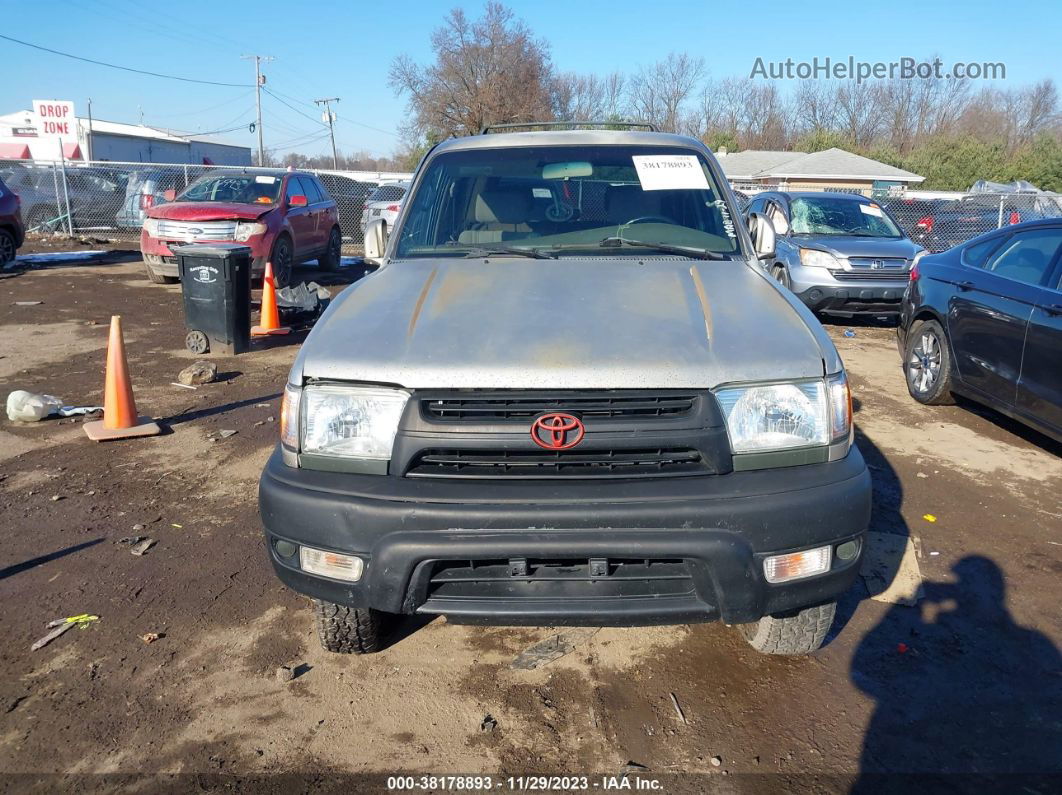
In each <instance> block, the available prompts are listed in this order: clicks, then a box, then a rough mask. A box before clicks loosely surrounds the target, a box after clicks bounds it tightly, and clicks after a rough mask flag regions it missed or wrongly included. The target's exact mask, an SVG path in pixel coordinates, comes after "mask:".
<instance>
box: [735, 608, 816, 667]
mask: <svg viewBox="0 0 1062 795" xmlns="http://www.w3.org/2000/svg"><path fill="white" fill-rule="evenodd" d="M836 611H837V603H836V602H827V603H826V604H824V605H815V606H814V607H805V608H804V609H803V610H799V611H797V612H796V613H794V614H792V615H787V616H764V617H763V618H761V619H760V620H759V621H757V622H755V623H754V624H741V625H739V626H738V631H739V632H740V633H741V634H742V635H743V636H744V638H745V640H746V641H748V644H749V645H750V646H751V647H752V648H754V649H755V650H756V651H758V652H759V653H760V654H787V655H802V654H810V653H811V652H813V651H815V650H816V649H818V648H820V647H821V646H822V644H823V641H825V640H826V633H827V632H829V631H830V625H831V624H833V616H834V614H835V613H836Z"/></svg>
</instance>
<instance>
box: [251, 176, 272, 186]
mask: <svg viewBox="0 0 1062 795" xmlns="http://www.w3.org/2000/svg"><path fill="white" fill-rule="evenodd" d="M254 181H255V182H261V183H262V184H263V185H272V184H273V183H274V182H276V181H277V178H276V177H266V176H257V177H255V178H254Z"/></svg>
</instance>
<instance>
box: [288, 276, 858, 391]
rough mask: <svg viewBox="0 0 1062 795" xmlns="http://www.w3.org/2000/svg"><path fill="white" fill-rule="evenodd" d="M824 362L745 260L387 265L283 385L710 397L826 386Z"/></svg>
mask: <svg viewBox="0 0 1062 795" xmlns="http://www.w3.org/2000/svg"><path fill="white" fill-rule="evenodd" d="M794 300H795V299H794ZM809 320H810V323H809V322H808V321H809ZM824 357H826V359H827V367H828V368H829V369H830V372H834V371H835V369H836V367H839V360H838V359H837V354H836V351H835V350H834V348H833V345H832V343H831V342H830V341H829V338H828V337H827V336H826V334H825V332H824V331H823V330H822V328H821V326H819V324H818V323H817V322H816V321H815V320H814V318H813V317H812V316H811V315H810V314H809V313H807V312H806V311H805V310H803V308H802V307H796V306H794V305H793V304H791V303H790V301H789V300H788V299H787V298H786V297H785V296H783V295H782V294H781V292H780V291H779V289H778V288H776V287H775V286H774V285H773V284H772V283H771V282H770V281H769V280H768V279H767V278H765V277H764V276H762V275H761V274H760V273H757V272H756V271H754V270H753V269H752V268H751V267H749V266H748V265H746V264H745V263H743V262H736V261H735V262H710V261H707V262H702V261H696V262H691V261H689V260H684V259H682V260H679V259H674V260H672V259H663V260H646V261H645V262H644V264H639V261H638V260H636V259H633V258H631V259H627V258H623V259H604V258H601V259H581V260H580V259H560V260H531V259H515V258H510V259H500V260H493V259H492V260H491V261H490V262H484V261H483V260H482V259H470V260H464V259H438V260H427V259H425V260H412V261H398V262H394V263H390V264H387V265H385V266H384V267H382V268H381V269H380V270H379V271H378V272H377V273H374V274H372V275H370V276H368V277H366V278H365V279H363V280H362V281H360V282H358V283H356V284H354V285H352V286H351V287H349V288H348V289H346V290H345V291H344V292H343V293H342V294H341V295H340V296H339V298H338V299H337V300H335V301H334V302H333V303H332V305H331V306H330V307H329V309H328V311H327V312H326V313H325V314H324V316H323V317H322V318H321V320H320V321H318V323H317V326H316V327H315V328H314V330H313V331H312V332H311V334H310V336H309V337H308V338H307V340H306V342H305V344H304V345H303V347H302V350H301V352H300V354H299V356H298V358H297V359H296V362H295V365H294V368H293V371H292V377H293V379H295V380H298V379H300V378H305V379H327V380H343V381H364V382H371V383H383V384H397V385H401V386H405V387H410V388H499V389H564V388H585V389H631V388H657V389H664V388H705V387H714V386H717V385H719V384H721V383H725V382H731V381H756V380H774V379H784V378H801V377H821V376H822V375H823V367H824V365H823V359H824Z"/></svg>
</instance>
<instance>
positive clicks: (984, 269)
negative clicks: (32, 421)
mask: <svg viewBox="0 0 1062 795" xmlns="http://www.w3.org/2000/svg"><path fill="white" fill-rule="evenodd" d="M897 335H898V341H899V347H900V354H901V355H902V356H903V370H904V374H905V375H906V378H907V389H908V391H909V392H910V393H911V397H913V398H914V399H915V400H917V401H919V402H920V403H925V404H928V405H934V404H941V403H948V402H951V397H952V393H955V394H960V395H963V396H964V397H968V398H970V399H972V400H975V401H977V402H979V403H983V404H985V405H987V406H991V407H992V408H994V409H996V410H998V411H1000V412H1002V413H1003V414H1006V415H1008V416H1010V417H1013V418H1014V419H1016V420H1019V421H1020V422H1023V423H1025V424H1026V425H1029V426H1030V427H1032V428H1035V429H1036V430H1038V431H1041V432H1043V433H1045V434H1047V435H1048V436H1050V437H1052V438H1053V439H1055V440H1058V441H1062V218H1052V219H1045V220H1040V221H1030V222H1029V223H1024V224H1017V225H1014V226H1007V227H1003V228H1002V229H997V230H993V231H992V232H989V233H987V234H984V235H981V236H980V237H976V238H974V239H972V240H969V241H967V242H966V243H963V244H962V245H959V246H956V247H955V248H952V249H949V250H948V251H944V252H942V253H940V254H932V255H928V256H925V257H923V258H922V260H921V261H920V262H919V263H918V265H917V266H916V267H915V268H914V270H913V271H912V273H911V282H910V284H909V286H908V287H907V290H906V292H905V293H904V298H903V301H902V305H901V314H900V326H899V328H898V330H897Z"/></svg>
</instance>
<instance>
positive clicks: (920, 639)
mask: <svg viewBox="0 0 1062 795" xmlns="http://www.w3.org/2000/svg"><path fill="white" fill-rule="evenodd" d="M952 571H953V573H954V575H955V581H954V582H930V581H926V582H924V583H923V591H924V599H923V600H922V601H921V602H920V603H919V605H918V606H917V607H908V606H903V605H895V606H893V607H892V608H890V610H889V611H888V613H886V615H885V617H884V618H883V619H882V620H881V622H880V623H879V624H878V625H877V626H876V627H875V628H874V629H873V630H871V631H870V632H869V633H868V634H867V635H866V636H865V637H864V638H863V639H862V641H861V642H860V645H859V647H858V649H857V650H856V653H855V656H854V658H853V660H852V668H851V676H852V680H853V682H854V683H855V685H856V686H857V687H858V688H859V689H861V690H862V691H863V692H864V693H866V694H867V695H869V696H870V697H871V698H873V699H874V701H875V702H876V703H875V708H874V714H873V716H872V717H871V720H870V724H869V726H868V727H867V731H866V736H865V738H864V743H863V753H862V758H861V764H860V776H859V779H858V780H857V782H856V784H855V787H854V790H853V791H855V792H881V791H896V792H900V791H901V790H902V791H904V792H905V793H906V792H910V791H911V789H912V787H913V788H914V789H915V790H921V789H928V788H934V789H936V788H940V789H943V790H946V791H952V790H954V791H962V790H965V789H966V788H967V787H976V788H982V787H983V786H984V785H986V784H990V782H991V780H992V778H993V777H997V776H998V779H997V780H996V784H997V785H999V786H1003V787H1005V788H1006V789H1009V790H1010V791H1022V788H1023V787H1029V788H1031V789H1029V790H1028V791H1033V792H1037V791H1043V792H1046V791H1048V789H1050V786H1048V789H1043V787H1044V786H1045V785H1050V784H1051V783H1052V782H1053V784H1054V785H1058V783H1059V776H1060V773H1062V656H1060V654H1059V651H1058V649H1057V648H1056V647H1055V646H1054V644H1053V643H1052V642H1051V641H1050V640H1049V639H1048V638H1047V637H1046V636H1045V635H1043V634H1041V633H1039V632H1036V631H1034V630H1030V629H1026V628H1024V627H1021V626H1019V625H1018V624H1016V623H1015V622H1014V620H1013V619H1012V618H1011V616H1010V614H1009V613H1008V611H1007V608H1006V604H1005V601H1004V597H1005V592H1004V581H1003V572H1002V571H1001V570H1000V568H999V567H998V566H997V565H996V564H995V563H994V562H993V561H991V560H989V559H988V558H985V557H980V556H968V557H965V558H963V559H962V560H960V561H959V562H958V563H956V564H955V565H954V566H953V567H952ZM899 773H902V774H905V775H903V776H902V777H901V776H897V775H895V774H899ZM912 773H913V774H924V776H925V777H924V778H923V777H922V776H919V778H918V779H912V778H911V776H910V774H912ZM890 774H892V775H890ZM1015 774H1019V775H1015ZM1023 777H1027V778H1023ZM934 784H935V785H936V786H933V785H934ZM982 791H984V790H983V789H982Z"/></svg>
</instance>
